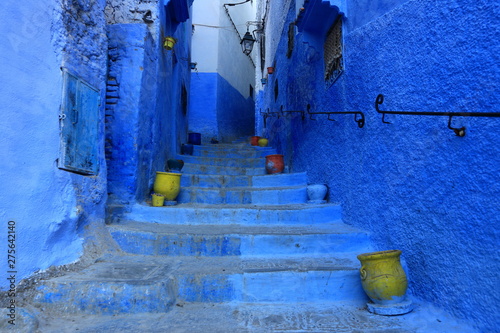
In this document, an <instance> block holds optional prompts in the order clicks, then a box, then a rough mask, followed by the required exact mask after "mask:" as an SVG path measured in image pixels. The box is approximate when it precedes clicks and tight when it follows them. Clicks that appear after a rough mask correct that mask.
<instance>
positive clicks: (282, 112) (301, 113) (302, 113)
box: [280, 105, 306, 121]
mask: <svg viewBox="0 0 500 333" xmlns="http://www.w3.org/2000/svg"><path fill="white" fill-rule="evenodd" d="M280 112H281V114H282V115H283V116H285V113H300V115H301V117H302V121H304V120H305V119H306V113H305V112H304V111H283V105H281V106H280Z"/></svg>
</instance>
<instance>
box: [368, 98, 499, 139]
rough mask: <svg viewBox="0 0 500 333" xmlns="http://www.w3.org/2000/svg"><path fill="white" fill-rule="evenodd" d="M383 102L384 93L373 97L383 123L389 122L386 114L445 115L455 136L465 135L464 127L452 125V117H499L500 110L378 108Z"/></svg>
mask: <svg viewBox="0 0 500 333" xmlns="http://www.w3.org/2000/svg"><path fill="white" fill-rule="evenodd" d="M382 103H384V95H382V94H379V95H378V96H377V98H376V99H375V110H377V112H378V113H381V114H382V122H383V123H384V124H390V122H388V121H385V115H386V114H401V115H411V116H447V117H449V118H448V128H449V129H451V130H453V132H455V135H456V136H460V137H463V136H465V129H466V128H465V127H464V126H462V127H460V128H456V127H452V126H451V120H452V118H453V117H500V112H416V111H383V110H380V109H379V105H381V104H382Z"/></svg>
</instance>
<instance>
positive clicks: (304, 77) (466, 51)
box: [257, 1, 500, 332]
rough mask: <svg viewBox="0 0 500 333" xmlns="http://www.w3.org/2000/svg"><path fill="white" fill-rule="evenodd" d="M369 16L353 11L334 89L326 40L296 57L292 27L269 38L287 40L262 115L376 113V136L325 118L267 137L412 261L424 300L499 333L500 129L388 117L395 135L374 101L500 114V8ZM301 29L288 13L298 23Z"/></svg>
mask: <svg viewBox="0 0 500 333" xmlns="http://www.w3.org/2000/svg"><path fill="white" fill-rule="evenodd" d="M365 5H366V4H363V3H361V2H359V1H352V2H349V1H348V2H347V7H348V8H349V10H347V11H346V12H347V14H346V17H345V23H346V28H347V29H346V30H345V31H344V67H345V71H344V73H343V74H342V75H341V76H340V78H339V79H338V80H337V81H336V82H335V83H334V84H333V85H332V86H331V87H329V86H327V85H326V84H325V82H324V79H323V75H324V73H323V71H324V69H323V49H322V45H321V43H318V42H317V41H318V40H321V36H310V35H308V34H307V33H300V34H298V35H297V36H296V42H295V48H294V51H293V54H292V57H291V59H287V58H286V56H285V55H286V50H287V35H286V29H284V30H283V31H279V30H277V31H271V32H266V34H269V35H273V34H278V33H281V38H280V40H279V43H278V45H277V49H278V52H277V53H276V55H275V56H274V61H275V62H276V69H275V74H273V76H270V77H269V82H268V84H267V85H266V86H265V89H264V91H262V92H261V93H260V96H259V98H258V100H259V101H260V102H259V104H258V107H257V110H259V108H262V109H263V110H265V109H267V108H270V109H271V111H278V110H279V107H280V105H284V107H285V110H294V109H298V110H305V108H306V105H307V104H311V111H313V112H329V111H363V112H365V114H366V118H367V119H366V125H365V127H364V128H362V129H360V128H358V126H357V124H356V123H355V122H354V121H353V117H354V116H352V115H338V116H333V118H334V119H335V120H336V121H335V122H331V121H328V120H327V119H326V117H327V116H326V115H317V116H315V117H314V118H315V119H317V120H316V121H313V120H309V119H306V120H305V121H302V120H301V118H300V116H295V117H291V119H284V118H283V117H281V118H280V119H277V118H275V117H274V118H268V119H267V128H266V129H264V128H263V127H262V122H261V127H260V128H259V131H260V132H261V133H265V134H266V135H268V136H269V137H270V139H271V140H270V145H271V146H274V147H276V148H277V150H278V152H282V153H284V154H285V156H286V160H287V164H288V165H289V166H290V167H291V168H292V170H293V171H307V173H308V177H309V180H310V182H312V183H327V184H328V186H329V188H330V191H329V200H330V201H334V202H340V203H341V204H342V207H343V220H344V221H345V222H347V223H349V224H352V225H355V226H358V227H362V228H365V229H367V230H370V231H372V232H373V240H374V241H375V245H376V249H378V250H387V249H393V248H397V249H401V250H402V251H403V259H404V260H405V261H406V262H407V264H408V269H409V275H410V285H409V287H410V293H411V294H412V295H413V297H416V298H421V299H424V300H426V301H428V302H431V303H433V304H435V305H437V306H440V307H443V308H444V309H446V310H447V311H450V312H451V313H452V314H454V315H455V316H457V317H460V318H464V319H466V320H468V321H470V322H471V323H473V324H474V325H475V326H476V327H477V328H478V329H480V330H481V331H485V332H486V331H495V330H496V329H497V327H496V325H497V323H498V322H499V321H500V318H499V315H498V311H496V304H498V303H499V301H500V295H499V293H498V290H497V288H496V285H498V274H497V272H498V271H499V268H500V267H499V263H498V260H497V259H498V258H497V250H496V249H497V248H498V239H499V236H500V233H499V231H498V229H497V227H496V224H497V223H496V222H497V221H498V216H499V213H500V211H499V207H500V201H499V198H500V196H499V194H500V173H499V172H498V171H499V166H500V152H499V149H498V145H497V144H496V142H498V140H499V138H500V131H499V130H498V128H499V127H498V125H499V124H498V120H497V119H496V118H463V117H462V118H458V117H457V118H454V119H453V125H455V127H461V126H466V127H467V135H466V136H465V137H463V138H460V137H457V136H455V135H454V133H453V132H452V131H451V130H449V129H448V128H447V122H448V118H447V117H423V116H421V117H417V116H387V117H386V120H388V121H390V122H392V124H390V125H389V124H383V123H382V122H381V115H379V114H377V113H376V111H375V109H374V101H375V98H376V96H377V94H379V93H383V94H385V97H386V98H385V102H384V105H382V109H385V110H403V111H448V112H467V111H468V112H500V110H499V109H498V105H499V102H500V101H499V99H500V94H498V92H499V90H498V85H497V82H499V79H500V67H499V65H498V64H499V63H500V62H499V56H498V54H500V53H499V51H500V46H499V44H498V41H496V39H495V37H494V36H495V34H498V31H499V29H500V22H499V21H498V20H495V19H493V18H494V17H495V15H497V14H498V12H499V9H500V8H499V5H498V4H493V3H491V2H486V1H479V2H476V1H463V2H460V4H459V3H457V2H456V1H444V2H442V3H440V4H439V6H437V5H436V4H435V2H433V1H393V2H389V3H387V2H383V1H372V2H370V5H369V6H368V7H369V8H372V9H373V10H370V11H366V10H365V9H366V6H365ZM285 10H286V9H285ZM306 10H307V9H306ZM274 15H275V16H276V14H274ZM281 15H282V16H283V17H285V16H286V13H282V14H281ZM278 16H279V15H278ZM293 19H294V17H291V15H288V19H287V20H288V21H287V22H290V21H291V20H293ZM286 26H287V24H285V27H286ZM315 41H316V42H315ZM275 80H278V82H279V95H278V97H277V99H276V101H275V97H274V84H275Z"/></svg>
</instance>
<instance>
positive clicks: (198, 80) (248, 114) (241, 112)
mask: <svg viewBox="0 0 500 333" xmlns="http://www.w3.org/2000/svg"><path fill="white" fill-rule="evenodd" d="M191 83H192V85H191V104H190V110H189V129H190V131H192V132H198V133H201V134H202V141H205V142H208V141H210V139H211V138H213V137H215V138H217V139H219V140H220V141H223V142H230V141H232V140H236V139H238V138H240V137H243V136H249V135H252V134H253V133H254V126H255V125H254V124H255V115H254V108H255V102H254V100H253V98H252V97H247V98H245V97H244V96H243V95H242V94H241V93H240V92H239V91H238V90H237V89H236V88H234V87H233V86H232V85H231V84H230V83H229V82H228V81H227V80H226V79H224V78H223V77H222V76H221V75H220V74H218V73H194V74H193V75H192V80H191ZM249 89H250V87H249Z"/></svg>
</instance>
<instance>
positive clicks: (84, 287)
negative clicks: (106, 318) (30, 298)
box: [34, 261, 176, 315]
mask: <svg viewBox="0 0 500 333" xmlns="http://www.w3.org/2000/svg"><path fill="white" fill-rule="evenodd" d="M169 271H170V267H168V266H167V265H166V264H161V263H160V264H158V263H156V264H153V263H145V262H142V263H139V262H127V261H123V262H119V263H115V262H101V263H96V264H94V265H92V266H90V267H88V268H86V269H84V270H83V271H80V272H73V273H70V274H68V275H65V276H61V277H56V278H53V279H50V280H47V281H43V282H41V283H40V284H41V285H40V286H39V288H38V289H37V294H36V296H35V297H34V304H35V305H36V306H38V307H39V308H42V309H43V311H48V312H56V313H59V314H61V313H66V314H68V313H69V314H77V313H78V314H80V313H85V314H99V315H116V314H132V313H165V312H168V311H169V310H170V309H171V308H172V305H173V304H174V302H175V294H176V290H175V289H174V281H173V280H172V278H171V277H170V276H169V274H168V273H169Z"/></svg>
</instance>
